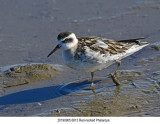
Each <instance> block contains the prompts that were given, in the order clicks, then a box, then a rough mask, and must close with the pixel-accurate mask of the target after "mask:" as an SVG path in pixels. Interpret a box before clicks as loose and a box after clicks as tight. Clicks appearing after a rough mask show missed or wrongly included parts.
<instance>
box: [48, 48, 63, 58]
mask: <svg viewBox="0 0 160 124" xmlns="http://www.w3.org/2000/svg"><path fill="white" fill-rule="evenodd" d="M59 48H61V45H57V46H56V47H55V48H54V49H53V50H52V51H51V52H50V53H49V54H48V56H47V57H49V56H50V55H52V54H53V53H54V52H55V51H56V50H58V49H59Z"/></svg>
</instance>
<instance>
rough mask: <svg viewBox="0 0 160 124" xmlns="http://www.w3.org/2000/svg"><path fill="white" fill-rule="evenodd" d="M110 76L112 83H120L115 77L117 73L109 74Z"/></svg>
mask: <svg viewBox="0 0 160 124" xmlns="http://www.w3.org/2000/svg"><path fill="white" fill-rule="evenodd" d="M110 77H111V78H112V81H113V83H115V84H116V85H117V86H119V85H120V81H119V80H118V79H117V73H114V74H112V73H111V74H110Z"/></svg>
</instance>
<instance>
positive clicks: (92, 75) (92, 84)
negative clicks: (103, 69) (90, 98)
mask: <svg viewBox="0 0 160 124" xmlns="http://www.w3.org/2000/svg"><path fill="white" fill-rule="evenodd" d="M93 77H94V72H91V81H92V83H91V87H92V89H94V82H93Z"/></svg>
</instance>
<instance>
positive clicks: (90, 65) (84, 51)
mask: <svg viewBox="0 0 160 124" xmlns="http://www.w3.org/2000/svg"><path fill="white" fill-rule="evenodd" d="M143 39H145V38H144V37H141V38H135V39H127V40H112V39H107V38H103V37H97V36H84V37H79V38H78V37H76V35H75V33H73V32H71V31H64V32H61V33H59V35H58V36H57V45H56V47H55V48H54V49H53V50H52V51H51V52H50V53H49V54H48V56H47V57H49V56H50V55H52V54H53V53H54V52H55V51H56V50H58V49H60V48H61V49H62V58H63V61H64V63H65V64H66V65H67V66H68V67H70V68H72V69H74V70H77V71H81V72H85V73H91V87H92V89H94V73H95V72H96V71H100V70H102V69H104V68H107V67H108V66H110V65H112V64H113V63H118V65H117V67H116V69H115V70H114V73H113V74H112V73H111V74H110V77H111V78H112V80H113V83H115V84H116V85H120V82H119V80H118V79H117V70H118V68H119V67H120V65H121V59H123V58H125V57H127V56H130V55H131V54H133V53H135V52H137V51H139V50H141V49H142V48H143V47H145V46H147V45H148V44H149V43H148V42H141V40H143Z"/></svg>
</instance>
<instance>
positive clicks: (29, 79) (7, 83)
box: [0, 63, 62, 88]
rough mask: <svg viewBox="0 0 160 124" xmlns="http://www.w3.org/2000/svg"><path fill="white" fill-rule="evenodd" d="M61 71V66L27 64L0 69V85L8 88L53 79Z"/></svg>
mask: <svg viewBox="0 0 160 124" xmlns="http://www.w3.org/2000/svg"><path fill="white" fill-rule="evenodd" d="M61 71H62V66H61V65H53V64H46V63H29V64H17V65H11V66H5V67H1V68H0V78H1V81H2V82H1V83H0V85H1V86H3V88H9V87H13V86H18V85H24V84H29V83H33V82H38V81H42V80H46V79H49V78H53V77H55V76H57V75H58V74H60V72H61Z"/></svg>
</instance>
